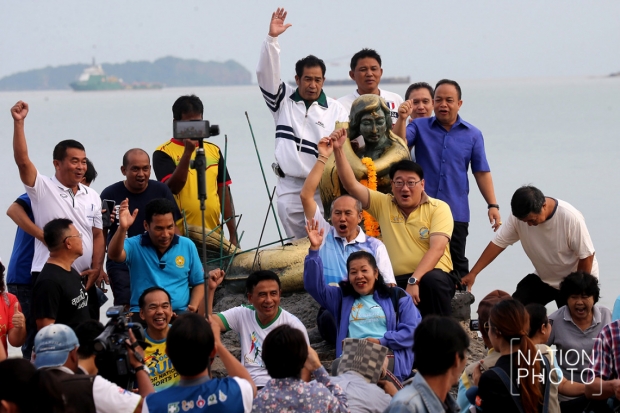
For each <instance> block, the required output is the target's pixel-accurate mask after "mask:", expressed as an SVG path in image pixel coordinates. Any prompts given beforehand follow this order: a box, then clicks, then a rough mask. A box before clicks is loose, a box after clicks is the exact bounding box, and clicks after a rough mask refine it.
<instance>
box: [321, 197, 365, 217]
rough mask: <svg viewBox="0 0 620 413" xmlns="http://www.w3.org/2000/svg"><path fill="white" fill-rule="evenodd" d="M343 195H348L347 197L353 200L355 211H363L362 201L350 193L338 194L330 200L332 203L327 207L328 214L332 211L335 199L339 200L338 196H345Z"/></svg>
mask: <svg viewBox="0 0 620 413" xmlns="http://www.w3.org/2000/svg"><path fill="white" fill-rule="evenodd" d="M345 196H346V197H348V198H351V199H353V200H354V201H355V209H357V212H362V211H363V208H362V201H360V200H359V199H356V198H354V197H352V196H351V195H348V194H345V195H340V196H339V197H337V198H336V199H334V200H333V201H332V204H331V206H330V207H329V215H331V214H332V213H333V212H334V204H335V203H336V201H337V200H339V199H340V198H343V197H345Z"/></svg>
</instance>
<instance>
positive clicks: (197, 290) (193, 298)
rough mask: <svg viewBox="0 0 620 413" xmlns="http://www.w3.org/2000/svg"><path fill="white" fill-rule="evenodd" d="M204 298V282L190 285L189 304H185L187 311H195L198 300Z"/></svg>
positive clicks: (198, 303)
mask: <svg viewBox="0 0 620 413" xmlns="http://www.w3.org/2000/svg"><path fill="white" fill-rule="evenodd" d="M204 298H205V286H204V284H197V285H194V286H193V287H192V292H191V294H190V297H189V305H188V306H187V311H191V312H192V313H195V312H196V311H198V306H199V305H200V302H201V301H203V300H204Z"/></svg>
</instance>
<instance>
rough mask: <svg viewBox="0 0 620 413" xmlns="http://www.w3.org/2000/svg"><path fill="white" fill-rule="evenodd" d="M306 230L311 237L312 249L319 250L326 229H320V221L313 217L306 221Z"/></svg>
mask: <svg viewBox="0 0 620 413" xmlns="http://www.w3.org/2000/svg"><path fill="white" fill-rule="evenodd" d="M306 232H307V233H308V238H309V239H310V249H311V250H314V251H317V250H318V249H319V248H321V244H323V233H324V232H325V230H323V229H319V223H318V221H316V220H314V219H311V220H310V221H308V222H307V223H306Z"/></svg>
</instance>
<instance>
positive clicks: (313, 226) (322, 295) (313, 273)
mask: <svg viewBox="0 0 620 413" xmlns="http://www.w3.org/2000/svg"><path fill="white" fill-rule="evenodd" d="M306 231H308V238H310V250H309V251H308V255H307V256H306V259H305V261H304V288H305V289H306V291H307V292H308V294H310V295H311V296H312V298H314V299H315V300H316V301H317V302H318V303H319V304H320V305H321V306H323V307H325V308H326V309H327V310H329V312H330V313H332V314H333V315H334V316H335V317H338V316H339V313H338V309H339V307H340V303H341V301H342V290H341V289H340V287H332V286H329V285H325V275H324V274H323V262H322V261H321V257H320V256H319V249H320V248H321V244H322V242H323V233H324V231H323V230H319V224H318V223H317V222H316V221H315V220H311V221H309V222H308V223H307V224H306Z"/></svg>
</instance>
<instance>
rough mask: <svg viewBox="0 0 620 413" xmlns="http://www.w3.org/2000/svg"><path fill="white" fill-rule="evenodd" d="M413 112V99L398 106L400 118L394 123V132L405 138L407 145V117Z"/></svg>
mask: <svg viewBox="0 0 620 413" xmlns="http://www.w3.org/2000/svg"><path fill="white" fill-rule="evenodd" d="M411 113H413V101H412V100H406V101H404V102H403V103H401V105H400V106H399V107H398V119H397V120H396V123H395V124H394V128H393V129H392V132H394V134H395V135H396V136H398V137H399V138H401V139H402V140H403V142H404V143H405V146H407V118H408V117H409V116H411Z"/></svg>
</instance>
